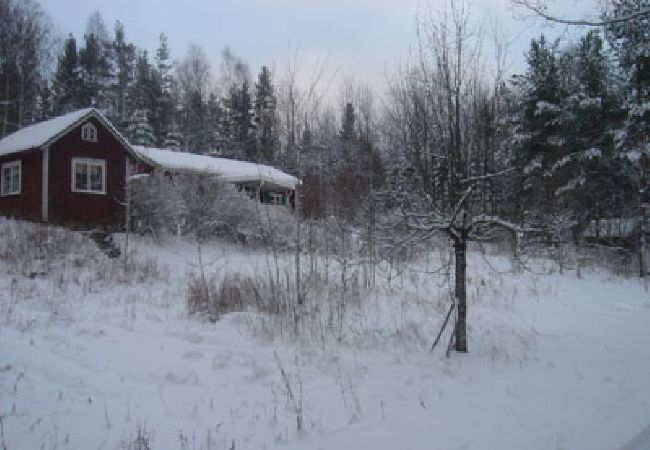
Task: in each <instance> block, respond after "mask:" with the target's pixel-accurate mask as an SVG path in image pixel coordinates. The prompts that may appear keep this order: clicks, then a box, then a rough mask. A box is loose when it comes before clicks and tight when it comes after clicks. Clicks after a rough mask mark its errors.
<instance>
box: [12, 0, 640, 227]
mask: <svg viewBox="0 0 650 450" xmlns="http://www.w3.org/2000/svg"><path fill="white" fill-rule="evenodd" d="M642 7H644V8H647V7H648V1H647V0H625V1H623V0H617V1H613V2H612V5H611V8H610V9H609V10H608V11H606V12H603V15H604V17H605V16H607V15H609V16H611V17H617V16H624V15H625V14H629V13H630V12H634V11H635V10H636V9H639V8H642ZM609 16H608V17H609ZM471 23H472V21H471V20H469V12H468V10H467V8H459V7H456V6H454V5H453V4H452V6H451V8H450V13H449V14H442V15H436V14H434V13H431V14H429V15H427V16H426V17H420V18H419V20H418V28H419V29H418V33H417V35H418V37H419V39H418V42H416V43H415V46H414V48H415V50H414V51H413V52H412V54H411V55H410V56H409V57H408V58H406V59H405V61H404V62H403V63H402V64H401V65H400V66H399V67H394V68H393V70H392V71H391V73H392V75H390V76H389V77H388V79H387V83H386V86H382V87H381V88H379V89H378V88H377V87H375V90H374V91H373V89H372V88H371V87H367V86H360V85H355V84H354V83H353V82H351V81H348V82H345V83H343V87H342V88H341V95H340V96H339V97H340V98H339V102H338V104H336V105H332V104H331V102H328V101H326V98H331V97H332V96H331V95H329V97H328V94H326V92H325V91H326V89H327V86H326V85H327V82H326V81H325V78H327V75H326V74H325V71H326V70H327V68H326V67H325V66H321V67H319V68H317V69H316V70H314V75H313V76H312V78H311V80H310V81H309V82H308V83H301V82H299V81H298V78H299V77H298V76H297V73H298V70H299V69H300V68H299V67H297V65H296V63H295V62H294V63H293V64H289V65H288V67H286V68H284V69H282V70H280V71H275V70H271V69H270V68H269V67H268V66H264V67H261V68H260V70H259V71H258V72H257V74H255V75H254V74H252V73H251V70H250V68H249V66H248V64H247V63H246V62H245V61H244V60H243V59H242V58H240V57H238V56H237V55H235V54H233V52H232V51H230V50H229V49H228V48H227V47H226V48H225V49H224V51H223V52H222V54H221V58H220V62H219V67H218V68H215V67H213V66H212V65H211V63H210V61H209V59H208V58H207V56H206V55H205V53H204V51H203V50H202V48H201V47H200V46H198V45H192V46H190V48H189V49H188V50H187V53H186V54H185V55H171V54H170V49H169V45H168V40H167V37H166V36H165V34H164V33H163V34H160V38H159V45H158V48H157V49H156V50H155V52H154V53H149V52H148V51H147V50H146V49H142V48H138V47H137V46H136V45H135V44H134V43H132V42H130V41H129V38H128V28H127V26H126V25H125V24H123V23H121V22H119V21H118V22H116V23H115V24H114V26H113V27H112V29H110V30H109V27H107V25H106V24H105V23H104V21H103V20H102V17H101V15H100V13H99V12H95V13H94V14H92V15H91V16H90V17H89V19H88V23H87V28H86V32H85V34H84V36H83V37H81V38H76V37H75V36H73V35H72V34H70V35H69V36H68V37H67V38H66V39H64V40H62V41H61V40H58V41H57V40H55V39H54V36H53V35H52V33H51V29H52V26H51V19H50V18H49V17H48V15H47V14H46V12H45V11H44V9H43V8H42V6H40V5H39V4H38V3H37V2H35V1H20V0H0V42H2V45H0V108H1V109H0V114H1V115H0V117H1V118H2V127H1V129H0V133H1V135H2V136H6V135H7V134H9V133H11V132H13V131H15V130H17V129H19V128H21V127H24V126H26V125H29V124H31V123H34V122H38V121H42V120H44V119H47V118H50V117H54V116H57V115H60V114H63V113H66V112H69V111H73V110H76V109H78V108H82V107H88V106H95V107H96V108H98V109H99V110H101V111H102V112H103V113H104V114H105V116H106V117H107V118H108V119H109V120H110V121H111V122H112V123H113V124H114V125H115V126H116V127H117V128H118V129H119V130H120V131H121V132H122V133H123V134H124V135H125V136H127V137H128V138H129V139H130V140H131V142H133V143H136V144H141V145H150V146H157V147H163V148H170V149H174V150H178V151H193V152H202V153H208V152H215V153H218V154H221V155H223V156H226V157H232V158H237V159H242V160H249V161H259V162H264V163H268V164H273V165H276V166H278V167H280V168H282V169H284V170H286V171H288V172H291V173H294V174H297V175H299V176H300V177H301V178H302V179H303V180H304V189H303V192H302V202H301V208H302V211H303V214H304V215H305V216H307V217H310V218H319V217H324V216H329V215H336V216H338V217H345V218H346V219H349V220H350V221H351V222H352V223H354V222H359V223H364V224H367V223H368V221H369V219H368V214H373V217H374V215H375V214H376V213H377V212H378V211H399V212H400V214H402V216H407V219H408V218H410V219H411V220H410V222H409V221H408V220H407V222H409V226H410V228H411V229H413V230H416V231H422V230H425V229H427V226H426V225H424V224H423V222H421V221H419V220H420V219H422V218H425V217H426V218H429V219H431V218H433V217H435V218H436V220H438V221H437V222H435V226H429V228H430V229H432V230H433V229H435V228H436V227H437V228H443V226H442V225H441V223H442V222H440V220H442V219H441V218H446V219H445V220H447V221H448V222H449V223H452V222H453V221H458V220H461V219H462V220H469V219H468V218H469V217H473V218H477V217H481V218H488V217H489V218H491V220H496V219H497V218H498V220H500V221H502V223H506V222H507V223H508V224H510V223H516V224H526V226H528V227H529V228H530V229H533V228H535V229H544V230H546V231H548V232H549V233H550V234H549V235H552V234H553V233H555V232H557V235H558V236H563V238H564V237H567V236H572V237H574V238H575V237H576V236H579V235H580V232H581V231H582V230H584V229H585V228H586V227H587V226H588V224H589V223H590V221H592V220H594V219H601V218H621V217H639V216H640V214H641V213H640V211H641V209H640V208H641V206H642V205H643V203H644V201H645V199H644V198H643V197H644V195H645V176H644V157H643V155H644V154H645V153H647V152H648V151H650V149H649V145H650V144H649V143H648V142H649V141H648V134H649V133H648V130H649V128H650V125H649V116H650V36H649V31H648V30H649V29H650V26H649V24H648V18H647V15H646V16H639V17H634V18H633V19H631V20H628V21H625V22H612V23H610V24H607V25H606V26H604V27H601V28H597V29H589V30H585V32H584V34H583V36H582V37H581V38H579V39H578V40H576V41H574V42H568V43H567V42H561V41H552V40H549V39H547V38H546V37H545V36H543V35H541V36H540V37H538V38H536V39H534V40H532V41H531V43H530V47H529V49H528V51H527V52H526V54H525V55H522V56H523V57H524V58H525V61H526V70H525V71H524V73H521V74H517V75H514V76H506V74H505V72H504V70H503V64H502V61H501V57H502V56H503V55H502V54H500V53H499V52H496V53H494V52H493V50H492V49H489V50H488V49H487V46H485V45H483V46H480V45H478V44H479V43H478V42H477V40H478V39H480V38H479V36H481V33H477V32H475V30H473V29H472V25H471ZM497 47H498V46H497ZM479 49H483V50H482V51H481V50H479ZM501 50H503V49H501ZM493 53H494V54H496V55H497V57H496V58H495V57H494V56H493ZM291 56H293V55H291ZM290 59H292V58H290ZM292 60H293V59H292ZM495 60H496V62H495ZM488 61H490V64H488V63H487V62H488ZM377 92H382V94H381V96H379V95H377ZM378 98H381V101H378ZM461 211H462V215H459V212H461ZM418 214H419V216H418ZM461 216H462V217H461ZM487 222H488V221H484V222H482V223H487ZM460 228H463V227H460Z"/></svg>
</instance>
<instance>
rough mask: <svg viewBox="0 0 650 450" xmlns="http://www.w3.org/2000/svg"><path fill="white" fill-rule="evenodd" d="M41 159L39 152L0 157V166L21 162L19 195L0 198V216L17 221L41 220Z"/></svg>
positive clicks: (33, 151)
mask: <svg viewBox="0 0 650 450" xmlns="http://www.w3.org/2000/svg"><path fill="white" fill-rule="evenodd" d="M42 158H43V155H42V153H41V151H40V150H32V151H29V152H22V153H14V154H12V155H4V156H0V164H4V163H8V162H12V161H17V160H20V161H21V174H20V176H21V179H20V194H17V195H7V196H0V213H1V214H2V215H4V216H7V217H14V218H17V219H26V220H35V221H38V220H41V195H42V191H41V186H42V178H41V176H42V175H41V166H42ZM0 167H1V166H0ZM1 182H2V180H1V179H0V183H1Z"/></svg>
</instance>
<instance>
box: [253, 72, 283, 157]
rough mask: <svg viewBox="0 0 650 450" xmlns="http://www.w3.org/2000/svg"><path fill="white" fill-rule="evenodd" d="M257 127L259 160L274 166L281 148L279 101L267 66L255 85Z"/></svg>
mask: <svg viewBox="0 0 650 450" xmlns="http://www.w3.org/2000/svg"><path fill="white" fill-rule="evenodd" d="M255 126H256V134H257V158H258V159H259V160H261V161H264V162H266V163H269V164H272V163H274V162H275V161H276V155H277V154H278V151H279V147H280V139H279V136H278V117H277V99H276V96H275V90H274V87H273V82H272V80H271V72H270V71H269V69H268V68H267V67H266V66H263V67H262V69H261V70H260V73H259V76H258V80H257V83H256V85H255Z"/></svg>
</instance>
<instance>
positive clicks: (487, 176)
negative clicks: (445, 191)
mask: <svg viewBox="0 0 650 450" xmlns="http://www.w3.org/2000/svg"><path fill="white" fill-rule="evenodd" d="M513 170H515V168H514V167H511V168H509V169H505V170H501V171H499V172H494V173H487V174H485V175H479V176H476V177H468V178H465V179H463V180H460V182H461V183H462V184H467V183H475V182H477V181H483V180H489V179H491V178H497V177H500V176H503V175H506V174H508V173H510V172H512V171H513Z"/></svg>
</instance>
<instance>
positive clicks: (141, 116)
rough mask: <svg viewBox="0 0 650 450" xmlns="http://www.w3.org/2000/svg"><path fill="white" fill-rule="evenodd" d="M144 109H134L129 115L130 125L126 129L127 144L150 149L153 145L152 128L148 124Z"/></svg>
mask: <svg viewBox="0 0 650 450" xmlns="http://www.w3.org/2000/svg"><path fill="white" fill-rule="evenodd" d="M147 114H148V112H147V110H146V109H136V110H135V111H133V114H132V115H131V119H130V124H129V127H128V129H127V136H128V137H129V142H131V144H135V145H144V146H145V147H151V146H152V145H153V144H154V134H153V128H152V127H151V125H150V124H149V119H148V117H147Z"/></svg>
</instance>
